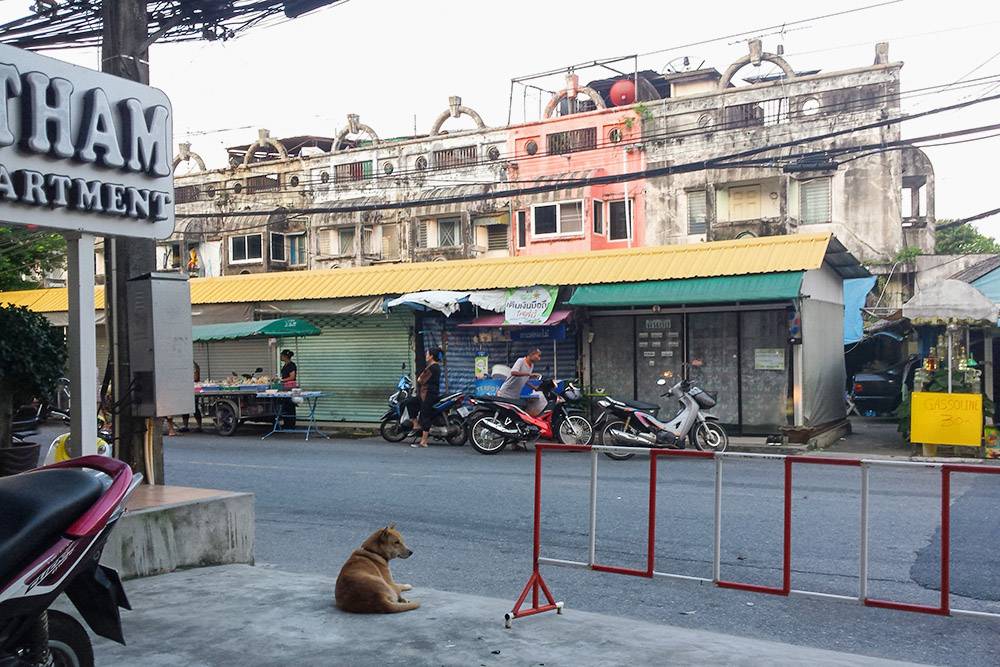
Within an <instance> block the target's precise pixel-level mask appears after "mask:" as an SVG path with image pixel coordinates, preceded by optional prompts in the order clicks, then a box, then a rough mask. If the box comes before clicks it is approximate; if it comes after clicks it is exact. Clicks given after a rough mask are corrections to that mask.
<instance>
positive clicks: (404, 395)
mask: <svg viewBox="0 0 1000 667" xmlns="http://www.w3.org/2000/svg"><path fill="white" fill-rule="evenodd" d="M401 370H402V373H403V374H402V375H401V376H400V378H399V382H398V383H397V384H396V391H395V392H394V393H393V394H392V395H391V396H389V409H388V410H387V411H386V412H385V414H383V415H382V419H381V422H382V423H381V424H380V425H379V433H381V434H382V437H383V438H385V439H386V440H388V441H389V442H402V441H403V440H405V439H406V437H407V436H412V435H415V433H414V429H415V428H416V427H417V426H418V425H417V417H418V413H419V411H420V400H419V399H418V398H417V397H416V396H415V395H414V392H413V382H412V380H410V376H409V375H407V374H406V365H405V364H404V365H403V368H402V369H401ZM465 402H466V401H465V394H463V393H461V392H455V393H453V394H448V395H447V396H444V397H442V398H441V399H440V400H439V401H438V402H437V403H435V404H434V416H433V418H432V419H431V431H430V435H431V437H433V438H436V439H440V440H444V441H445V442H447V443H448V444H449V445H454V446H456V447H461V446H462V445H464V444H465V441H466V438H467V436H466V431H465V424H464V421H465V418H466V417H467V416H468V415H469V414H470V413H471V412H472V410H471V409H470V408H469V407H467V406H466V405H465Z"/></svg>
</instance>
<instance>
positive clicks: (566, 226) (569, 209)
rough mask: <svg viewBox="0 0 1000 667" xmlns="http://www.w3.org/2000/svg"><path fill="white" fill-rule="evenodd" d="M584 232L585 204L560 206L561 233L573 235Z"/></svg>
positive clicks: (574, 203) (575, 203) (571, 203)
mask: <svg viewBox="0 0 1000 667" xmlns="http://www.w3.org/2000/svg"><path fill="white" fill-rule="evenodd" d="M582 231H583V202H579V201H578V202H570V203H567V204H560V205H559V233H560V234H573V233H575V232H582Z"/></svg>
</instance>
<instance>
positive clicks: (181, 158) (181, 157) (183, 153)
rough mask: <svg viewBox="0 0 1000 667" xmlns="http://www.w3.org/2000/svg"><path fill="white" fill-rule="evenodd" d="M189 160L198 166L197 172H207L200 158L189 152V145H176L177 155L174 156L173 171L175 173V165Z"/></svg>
mask: <svg viewBox="0 0 1000 667" xmlns="http://www.w3.org/2000/svg"><path fill="white" fill-rule="evenodd" d="M191 160H194V163H195V164H196V165H198V171H208V170H207V169H206V168H205V161H204V160H202V159H201V156H200V155H198V154H197V153H195V152H194V151H192V150H191V144H189V143H183V144H177V155H175V156H174V167H173V171H177V165H179V164H180V163H181V162H189V161H191Z"/></svg>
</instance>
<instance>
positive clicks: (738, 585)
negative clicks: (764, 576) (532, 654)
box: [505, 443, 1000, 628]
mask: <svg viewBox="0 0 1000 667" xmlns="http://www.w3.org/2000/svg"><path fill="white" fill-rule="evenodd" d="M546 450H552V451H559V452H589V453H590V511H589V519H590V527H589V528H590V530H589V548H588V559H587V561H586V562H584V561H574V560H564V559H559V558H545V557H543V556H542V555H541V532H542V525H541V524H542V453H543V452H544V451H546ZM606 451H617V452H622V451H628V452H635V453H646V454H648V455H649V516H648V519H647V535H646V567H645V568H643V569H638V568H629V567H619V566H616V565H606V564H602V563H598V562H597V560H596V551H597V549H596V546H597V462H598V456H599V455H600V454H601V453H602V452H606ZM661 458H698V459H714V464H715V538H714V549H713V559H712V578H711V579H708V578H705V577H694V576H689V575H683V574H674V573H669V572H660V571H658V570H657V569H656V480H657V465H658V464H657V462H658V461H659V459H661ZM726 459H750V460H774V461H780V462H782V464H783V465H784V524H783V549H782V565H781V571H782V575H781V585H780V586H762V585H759V584H751V583H747V582H741V581H730V580H725V579H722V577H721V569H722V568H721V561H722V471H723V462H724V461H725V460H726ZM796 465H824V466H846V467H855V468H860V470H861V541H860V550H859V554H858V594H857V595H856V596H849V595H837V594H833V593H822V592H819V591H808V590H799V589H795V588H792V581H791V579H792V576H791V573H792V562H791V561H792V473H793V470H794V467H795V466H796ZM872 468H923V469H938V470H940V471H941V598H940V603H939V604H938V605H936V606H931V605H923V604H912V603H908V602H899V601H895V600H881V599H876V598H871V597H869V596H868V525H869V516H868V514H869V513H868V508H869V472H870V470H871V469H872ZM952 474H1000V466H990V465H962V464H950V463H923V462H914V461H891V460H878V459H846V458H833V457H821V456H784V455H780V454H749V453H740V452H724V453H721V454H720V453H713V452H702V451H693V450H676V449H649V450H645V449H641V448H632V447H629V448H622V447H613V446H605V445H589V446H585V445H562V444H549V443H539V444H536V445H535V499H534V502H535V507H534V513H535V518H534V529H533V533H534V535H533V546H532V570H531V577H530V578H529V579H528V583H527V584H525V586H524V589H523V590H522V591H521V595H520V596H519V597H518V598H517V601H516V602H515V603H514V607H513V609H512V610H511V611H510V612H508V613H507V614H506V615H505V625H506V626H507V627H508V628H509V627H510V626H511V623H512V622H513V620H514V619H515V618H522V617H524V616H532V615H534V614H540V613H542V612H546V611H555V612H556V613H562V608H563V603H562V602H557V601H556V600H555V598H554V597H553V596H552V592H551V591H550V590H549V587H548V586H547V585H546V583H545V580H544V579H543V578H542V574H541V571H540V569H539V567H540V566H541V565H555V566H563V567H576V568H583V569H589V570H594V571H596V572H610V573H613V574H624V575H630V576H635V577H646V578H649V579H652V578H654V577H662V578H668V579H679V580H686V581H697V582H702V583H712V584H715V585H716V586H718V587H719V588H730V589H736V590H743V591H751V592H755V593H767V594H771V595H782V596H786V597H787V596H790V595H797V596H804V597H812V598H821V599H828V600H840V601H850V602H857V603H861V604H863V605H865V606H868V607H881V608H885V609H898V610H901V611H912V612H921V613H925V614H937V615H940V616H953V615H964V616H977V617H989V618H1000V614H997V613H992V612H983V611H972V610H966V609H953V608H951V604H950V597H951V596H950V588H949V574H950V545H951V542H950V541H951V509H950V508H951V476H952ZM998 546H1000V545H998ZM529 593H530V594H531V603H530V606H526V602H527V600H528V594H529ZM542 596H544V600H542Z"/></svg>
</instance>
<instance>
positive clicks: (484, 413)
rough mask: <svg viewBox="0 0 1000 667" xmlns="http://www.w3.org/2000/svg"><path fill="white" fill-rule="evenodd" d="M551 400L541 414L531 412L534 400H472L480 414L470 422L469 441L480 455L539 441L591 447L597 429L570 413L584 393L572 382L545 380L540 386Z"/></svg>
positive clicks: (494, 398) (585, 420) (488, 397)
mask: <svg viewBox="0 0 1000 667" xmlns="http://www.w3.org/2000/svg"><path fill="white" fill-rule="evenodd" d="M538 390H539V392H541V394H542V396H543V397H544V400H545V401H547V403H546V405H545V407H544V409H543V410H542V412H541V413H540V414H538V415H537V416H536V415H533V414H531V412H529V411H528V409H529V407H530V404H531V400H532V399H510V398H499V397H497V396H478V397H476V398H473V399H470V400H471V401H472V403H474V404H475V406H476V409H477V410H476V413H474V414H473V415H472V417H471V418H470V419H469V440H470V442H471V443H472V446H473V447H474V448H475V449H476V451H478V452H479V453H480V454H496V453H497V452H500V451H501V450H503V449H504V448H505V447H507V445H516V444H518V443H521V444H527V443H529V442H534V441H536V440H538V439H539V438H541V439H543V440H558V441H559V442H561V443H563V444H567V445H589V444H590V442H591V440H592V439H593V437H594V427H593V426H591V424H590V422H589V421H588V420H587V418H586V417H584V416H582V415H577V414H570V413H569V412H568V411H567V409H566V403H567V402H568V401H578V400H580V397H581V395H582V394H581V392H580V390H579V389H578V388H577V387H575V386H574V385H573V383H572V381H570V380H558V381H553V380H545V381H543V382H542V383H541V385H540V386H539V387H538Z"/></svg>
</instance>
